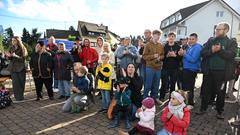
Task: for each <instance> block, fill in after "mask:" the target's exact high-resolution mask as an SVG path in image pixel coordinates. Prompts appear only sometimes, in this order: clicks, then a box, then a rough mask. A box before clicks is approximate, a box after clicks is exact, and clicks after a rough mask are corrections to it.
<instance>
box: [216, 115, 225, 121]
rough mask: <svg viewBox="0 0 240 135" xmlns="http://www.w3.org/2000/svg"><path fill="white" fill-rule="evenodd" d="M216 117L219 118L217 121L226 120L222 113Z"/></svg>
mask: <svg viewBox="0 0 240 135" xmlns="http://www.w3.org/2000/svg"><path fill="white" fill-rule="evenodd" d="M216 117H217V119H219V120H223V119H224V115H223V114H222V113H218V114H217V115H216Z"/></svg>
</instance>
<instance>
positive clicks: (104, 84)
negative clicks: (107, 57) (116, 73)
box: [96, 64, 113, 90]
mask: <svg viewBox="0 0 240 135" xmlns="http://www.w3.org/2000/svg"><path fill="white" fill-rule="evenodd" d="M112 71H113V68H112V66H111V64H103V65H102V67H101V69H100V70H98V69H97V70H96V76H97V78H98V79H97V80H98V81H97V84H98V85H97V89H100V90H111V89H112Z"/></svg>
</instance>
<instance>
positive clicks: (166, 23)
mask: <svg viewBox="0 0 240 135" xmlns="http://www.w3.org/2000/svg"><path fill="white" fill-rule="evenodd" d="M168 25H169V20H168V19H167V20H164V21H163V23H162V28H163V27H166V26H168Z"/></svg>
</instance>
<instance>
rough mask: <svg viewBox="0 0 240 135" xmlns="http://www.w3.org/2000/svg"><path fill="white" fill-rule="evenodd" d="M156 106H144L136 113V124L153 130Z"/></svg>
mask: <svg viewBox="0 0 240 135" xmlns="http://www.w3.org/2000/svg"><path fill="white" fill-rule="evenodd" d="M155 112H156V108H155V106H153V107H152V108H151V109H148V108H146V110H144V111H142V112H139V113H137V112H136V117H137V118H139V119H140V121H139V122H138V125H140V126H142V127H145V128H150V129H151V130H153V131H154V117H155Z"/></svg>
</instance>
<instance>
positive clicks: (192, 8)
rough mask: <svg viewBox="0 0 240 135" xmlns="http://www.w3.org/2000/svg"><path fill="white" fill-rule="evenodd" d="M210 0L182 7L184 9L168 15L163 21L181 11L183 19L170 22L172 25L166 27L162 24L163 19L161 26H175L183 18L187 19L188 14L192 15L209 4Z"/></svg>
mask: <svg viewBox="0 0 240 135" xmlns="http://www.w3.org/2000/svg"><path fill="white" fill-rule="evenodd" d="M210 1H211V0H209V1H205V2H202V3H199V4H196V5H193V6H189V7H186V8H182V9H180V10H178V11H177V12H175V13H173V14H171V15H170V16H168V17H167V18H165V19H163V21H164V20H166V19H169V18H170V17H171V16H173V15H175V14H176V13H180V14H181V16H182V19H180V20H178V21H175V22H174V23H172V24H170V25H168V26H166V27H163V28H161V25H162V23H163V21H162V22H161V25H160V28H161V29H166V28H169V27H171V26H173V25H176V24H178V23H179V22H181V21H182V20H184V19H186V18H187V17H188V16H190V15H192V14H193V13H195V12H196V11H198V10H199V9H200V8H202V7H203V6H205V5H207V4H208V3H209V2H210Z"/></svg>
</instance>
